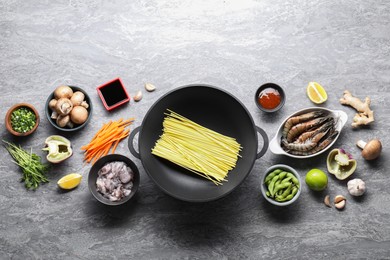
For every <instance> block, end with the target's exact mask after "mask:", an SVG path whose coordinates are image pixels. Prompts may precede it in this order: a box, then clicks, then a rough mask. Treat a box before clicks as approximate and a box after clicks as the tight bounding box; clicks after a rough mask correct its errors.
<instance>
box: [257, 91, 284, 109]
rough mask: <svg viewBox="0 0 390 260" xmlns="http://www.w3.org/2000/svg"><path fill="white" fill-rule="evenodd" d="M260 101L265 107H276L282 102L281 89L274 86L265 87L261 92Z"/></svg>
mask: <svg viewBox="0 0 390 260" xmlns="http://www.w3.org/2000/svg"><path fill="white" fill-rule="evenodd" d="M258 102H259V104H260V105H261V106H262V107H263V108H265V109H274V108H276V107H277V106H279V104H280V94H279V91H277V90H276V89H273V88H266V89H264V90H263V91H261V92H260V94H259V97H258Z"/></svg>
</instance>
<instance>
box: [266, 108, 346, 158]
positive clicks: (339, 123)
mask: <svg viewBox="0 0 390 260" xmlns="http://www.w3.org/2000/svg"><path fill="white" fill-rule="evenodd" d="M312 112H320V113H324V114H325V115H329V116H332V117H333V118H334V119H335V123H334V130H335V131H337V132H334V134H333V135H332V136H328V137H327V138H325V137H326V136H325V137H324V139H323V140H321V141H326V142H324V143H323V144H324V146H323V148H322V149H321V150H319V151H317V152H314V153H310V151H308V152H302V154H299V155H298V154H292V153H289V152H287V151H286V150H284V149H283V148H282V136H283V129H284V126H285V124H286V122H287V121H288V120H289V119H290V118H292V117H296V116H300V115H305V114H307V113H312ZM347 121H348V115H347V114H346V113H345V112H344V111H341V110H330V109H327V108H322V107H309V108H305V109H302V110H299V111H297V112H295V113H293V114H291V115H289V116H288V117H287V118H286V119H285V120H284V121H283V123H282V124H281V125H280V126H279V128H278V131H277V133H276V135H275V136H274V138H273V139H272V140H271V141H270V144H269V148H270V150H271V152H272V153H273V154H282V155H286V156H289V157H293V158H298V159H306V158H311V157H314V156H317V155H319V154H322V153H324V152H325V151H326V150H328V149H329V148H330V147H331V146H332V145H333V144H334V143H335V142H336V140H337V139H338V137H339V136H340V132H341V130H342V129H343V127H344V125H345V123H346V122H347ZM325 144H326V145H325ZM313 151H314V150H313Z"/></svg>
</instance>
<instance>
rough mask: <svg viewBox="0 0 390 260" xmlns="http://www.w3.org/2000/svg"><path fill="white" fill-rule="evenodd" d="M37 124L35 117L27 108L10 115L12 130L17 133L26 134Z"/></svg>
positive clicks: (19, 109)
mask: <svg viewBox="0 0 390 260" xmlns="http://www.w3.org/2000/svg"><path fill="white" fill-rule="evenodd" d="M36 123H37V117H36V115H35V114H34V112H33V111H32V110H31V109H30V108H28V107H21V108H18V109H16V110H15V111H13V112H12V114H11V126H12V129H13V130H15V131H16V132H18V133H26V132H28V131H30V130H31V129H33V128H34V126H35V124H36Z"/></svg>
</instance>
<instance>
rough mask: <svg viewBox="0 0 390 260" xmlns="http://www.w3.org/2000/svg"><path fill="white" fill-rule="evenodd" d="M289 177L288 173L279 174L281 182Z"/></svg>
mask: <svg viewBox="0 0 390 260" xmlns="http://www.w3.org/2000/svg"><path fill="white" fill-rule="evenodd" d="M286 175H287V172H281V173H279V180H283V179H284V178H285V177H286Z"/></svg>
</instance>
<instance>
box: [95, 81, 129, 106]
mask: <svg viewBox="0 0 390 260" xmlns="http://www.w3.org/2000/svg"><path fill="white" fill-rule="evenodd" d="M100 92H101V93H102V95H103V97H104V100H105V101H106V104H107V106H109V107H111V106H113V105H115V104H117V103H119V102H121V101H123V100H125V99H127V98H128V97H127V95H126V92H125V91H124V89H123V87H122V85H121V83H120V82H119V80H115V81H113V82H111V83H110V84H109V85H107V86H104V87H102V88H100Z"/></svg>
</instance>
